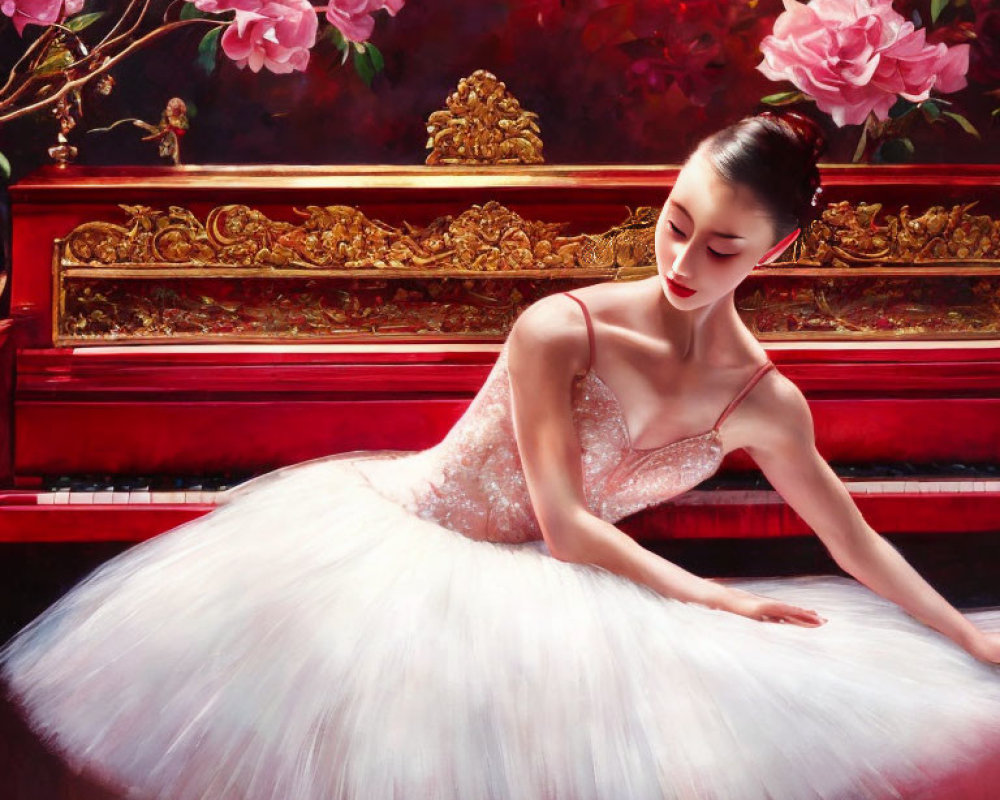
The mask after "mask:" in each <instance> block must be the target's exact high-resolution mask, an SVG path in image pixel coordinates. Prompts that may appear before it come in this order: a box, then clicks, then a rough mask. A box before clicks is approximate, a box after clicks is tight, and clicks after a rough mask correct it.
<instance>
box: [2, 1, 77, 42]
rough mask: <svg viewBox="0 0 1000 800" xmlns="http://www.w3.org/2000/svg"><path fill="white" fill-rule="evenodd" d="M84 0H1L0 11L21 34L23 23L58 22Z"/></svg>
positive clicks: (74, 11)
mask: <svg viewBox="0 0 1000 800" xmlns="http://www.w3.org/2000/svg"><path fill="white" fill-rule="evenodd" d="M83 4H84V0H65V3H64V2H63V0H2V2H0V11H3V13H4V14H6V15H7V16H8V17H10V18H11V21H12V22H13V23H14V27H15V28H16V29H17V33H18V35H19V36H21V35H23V32H24V26H25V25H51V24H52V23H53V22H60V21H61V20H63V19H64V18H65V17H66V16H68V15H70V14H76V13H77V12H78V11H79V10H80V9H81V8H83Z"/></svg>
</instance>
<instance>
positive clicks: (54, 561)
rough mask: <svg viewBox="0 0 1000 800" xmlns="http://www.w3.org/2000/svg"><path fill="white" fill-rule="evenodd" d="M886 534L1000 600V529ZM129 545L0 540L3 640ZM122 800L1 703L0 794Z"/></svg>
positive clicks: (917, 562)
mask: <svg viewBox="0 0 1000 800" xmlns="http://www.w3.org/2000/svg"><path fill="white" fill-rule="evenodd" d="M887 538H889V539H890V541H892V543H893V544H894V545H896V546H897V547H898V548H899V549H900V551H901V552H902V553H903V555H904V556H905V557H906V558H907V560H908V561H910V563H912V564H913V565H914V567H916V568H917V569H918V571H920V573H921V574H922V575H924V577H925V578H927V580H928V581H930V582H931V584H932V585H933V586H934V587H935V588H936V589H937V590H938V591H940V592H941V593H942V594H943V595H944V596H945V597H946V598H947V599H948V600H949V601H950V602H952V603H953V604H955V605H957V606H959V607H963V608H969V607H976V606H990V605H1000V534H984V535H959V536H956V535H954V534H952V535H948V536H920V537H913V536H911V537H887ZM127 547H128V545H126V544H117V543H108V542H102V543H77V544H67V545H51V544H46V545H29V544H16V545H2V546H0V641H6V640H7V639H8V638H9V637H10V636H11V635H13V634H14V633H15V632H16V631H17V630H18V629H19V628H20V627H21V626H23V625H24V624H26V623H27V622H29V621H30V620H31V619H32V618H34V616H35V615H37V614H38V613H39V612H40V611H42V610H43V609H44V608H46V607H47V606H48V605H50V604H51V603H52V602H54V601H55V600H56V599H57V598H58V597H59V596H60V595H62V594H63V593H64V592H65V591H67V590H68V589H69V588H71V587H72V586H73V585H74V584H75V583H76V582H77V581H78V580H80V579H81V578H83V577H84V576H85V575H86V574H87V573H88V572H90V570H92V569H93V568H94V567H96V566H98V565H99V564H100V563H102V562H103V561H105V560H107V559H108V558H110V557H112V556H113V555H115V554H116V553H118V552H121V551H122V550H124V549H126V548H127ZM651 549H655V550H656V552H658V553H660V554H661V555H662V556H664V557H665V558H668V559H670V560H671V561H674V562H676V563H678V564H680V565H681V566H683V567H685V568H686V569H689V570H691V571H693V572H695V573H696V574H699V575H704V576H706V577H724V576H725V577H733V576H748V577H751V576H752V577H763V576H772V575H802V574H843V573H842V572H840V570H839V569H838V568H837V566H836V564H834V563H833V561H832V560H831V559H830V557H829V555H828V554H827V553H826V551H825V549H824V548H823V547H822V544H821V543H820V542H819V541H818V540H817V539H815V538H808V539H807V538H802V539H799V538H795V539H782V540H775V541H770V540H747V541H726V540H712V541H697V540H678V541H675V542H666V543H662V544H657V545H656V546H655V547H653V548H651ZM0 688H2V687H0ZM997 766H998V770H1000V765H997ZM981 777H982V776H979V777H977V778H974V777H973V776H964V777H961V778H959V779H958V780H959V781H960V782H961V783H962V784H965V788H964V789H962V788H960V785H959V784H958V783H956V784H955V785H954V786H953V787H952V789H951V790H945V789H942V791H941V794H940V796H939V797H935V798H934V800H945V798H948V797H956V798H959V797H961V798H963V799H967V798H972V797H977V798H978V796H977V795H976V794H975V792H974V791H973V790H972V789H971V788H970V786H969V784H968V783H967V782H968V781H972V782H973V783H974V784H976V785H989V786H996V785H998V782H1000V771H998V774H997V775H996V776H991V778H990V780H989V782H988V783H986V784H983V783H981V782H980V778H981ZM994 779H995V780H994ZM952 790H953V791H952ZM996 797H1000V795H988V794H987V795H984V796H983V798H982V800H995V798H996ZM118 798H119V795H116V794H114V793H113V792H111V791H108V790H107V789H103V788H101V787H99V786H98V785H97V784H96V783H94V782H92V781H89V780H86V779H83V778H80V777H78V776H75V775H74V774H72V773H71V772H70V771H69V770H67V769H66V768H65V767H64V766H63V765H62V763H61V762H60V760H59V759H58V758H57V757H55V756H54V755H53V754H52V753H50V752H48V751H47V750H46V749H45V747H43V746H42V745H41V744H40V743H39V741H38V739H37V738H36V737H35V735H34V734H33V733H32V732H31V731H30V729H29V728H28V727H27V726H26V725H25V723H24V722H23V720H22V719H21V717H20V714H19V713H18V711H17V710H16V708H15V707H14V706H12V704H11V703H10V702H9V700H8V699H7V698H3V699H0V800H118ZM290 800H291V799H290Z"/></svg>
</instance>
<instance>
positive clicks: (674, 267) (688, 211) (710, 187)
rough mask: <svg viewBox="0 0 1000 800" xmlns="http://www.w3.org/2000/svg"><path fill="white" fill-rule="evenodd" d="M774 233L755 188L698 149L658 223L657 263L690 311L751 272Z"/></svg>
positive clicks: (673, 296) (671, 292)
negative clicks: (733, 178) (730, 179)
mask: <svg viewBox="0 0 1000 800" xmlns="http://www.w3.org/2000/svg"><path fill="white" fill-rule="evenodd" d="M773 237H774V229H773V224H772V221H771V218H770V217H769V216H768V214H767V212H766V211H765V210H764V209H763V208H762V207H761V206H760V205H759V204H758V203H757V202H756V199H755V198H754V196H753V194H752V192H751V191H750V190H749V189H747V188H746V187H745V186H741V185H737V184H731V183H727V182H725V181H724V180H723V179H722V178H720V177H719V175H718V174H717V173H716V171H715V169H714V168H713V167H712V166H711V164H710V163H709V161H708V160H707V159H705V158H704V157H703V156H702V154H701V151H700V150H698V151H695V153H694V154H692V156H691V158H690V159H688V162H687V163H686V164H685V165H684V167H683V168H682V169H681V171H680V174H679V175H678V176H677V181H676V183H675V184H674V188H673V189H672V190H671V191H670V195H669V196H668V197H667V201H666V202H665V203H664V205H663V209H662V211H661V212H660V218H659V219H658V220H657V223H656V238H655V249H656V269H657V272H658V273H659V276H660V283H661V284H662V287H663V291H664V293H665V294H666V296H667V299H668V300H669V301H670V302H671V304H673V305H674V306H676V307H677V308H679V309H682V310H685V311H689V310H692V309H695V308H700V307H702V306H706V305H709V304H711V303H714V302H715V301H716V300H718V299H719V298H720V297H724V296H725V295H726V294H727V293H729V292H731V291H733V290H734V289H735V288H736V287H737V286H738V285H739V284H740V282H741V281H742V280H743V279H744V278H745V277H746V276H747V275H748V274H749V273H750V271H751V270H752V269H753V268H754V265H755V264H756V263H757V261H758V260H759V259H761V257H762V256H764V255H765V253H766V252H767V250H768V249H769V248H770V247H771V245H772V244H773V243H774V239H773ZM777 255H780V253H774V254H771V255H770V256H769V257H772V258H773V257H775V256H777ZM691 289H693V290H694V291H693V293H692V292H691V291H688V290H691Z"/></svg>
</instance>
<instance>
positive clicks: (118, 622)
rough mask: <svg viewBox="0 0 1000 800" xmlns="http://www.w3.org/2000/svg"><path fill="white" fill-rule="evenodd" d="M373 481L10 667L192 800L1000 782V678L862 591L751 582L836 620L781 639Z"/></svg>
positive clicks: (63, 615) (229, 543)
mask: <svg viewBox="0 0 1000 800" xmlns="http://www.w3.org/2000/svg"><path fill="white" fill-rule="evenodd" d="M348 455H349V454H348ZM373 457H374V458H375V459H376V460H377V459H379V458H386V459H388V461H386V462H385V463H386V464H388V463H389V461H391V460H392V459H393V456H391V455H385V454H382V455H379V454H375V455H374V456H373ZM414 457H415V456H414ZM397 461H398V463H399V464H400V465H405V464H406V459H405V458H402V459H397ZM354 463H355V462H354V461H353V460H352V459H351V458H347V457H338V458H329V459H319V460H317V461H315V462H309V463H306V464H303V465H298V466H296V467H294V468H292V469H288V470H282V471H279V472H276V473H272V474H271V475H268V476H265V478H264V479H261V480H257V481H254V482H251V484H248V485H247V486H246V487H242V488H241V489H240V490H238V491H235V492H233V493H232V496H231V500H230V502H228V503H227V504H224V505H222V506H220V507H219V508H218V509H216V510H214V511H213V512H212V513H210V514H208V515H207V516H204V517H201V518H199V519H196V520H193V521H191V522H188V523H186V524H184V525H182V526H180V527H179V528H176V529H175V530H173V531H170V532H168V533H166V534H164V535H161V536H159V537H156V538H154V539H151V540H149V541H147V542H144V543H142V544H140V545H138V546H136V547H134V548H132V549H130V550H128V551H126V552H124V553H122V554H121V555H119V556H117V557H116V558H114V559H112V560H111V561H109V562H108V563H106V564H104V565H103V566H101V567H100V568H99V569H97V570H96V571H95V572H94V573H93V574H92V575H91V576H90V577H88V578H87V579H86V580H85V581H84V582H82V583H81V584H80V585H79V586H77V587H76V588H75V589H73V590H72V591H71V592H69V593H68V594H67V595H65V596H64V597H63V598H62V599H61V600H60V601H59V602H58V603H57V604H55V605H54V606H53V607H52V608H50V609H49V610H48V611H47V612H46V613H45V614H44V615H42V616H41V617H40V618H38V619H37V620H36V621H35V622H33V623H32V624H31V625H30V626H28V627H27V628H26V629H25V630H24V631H22V633H21V634H19V636H18V637H16V638H15V639H14V640H13V641H12V642H11V643H9V644H8V646H7V648H6V649H5V651H4V653H3V675H4V679H5V681H6V682H7V684H8V686H9V688H10V690H11V692H12V694H13V696H14V698H15V699H16V702H17V703H18V704H19V705H20V706H21V707H22V709H23V710H24V713H25V715H26V718H27V719H28V720H29V721H30V722H31V724H32V725H33V726H34V727H35V729H36V730H37V731H38V732H39V733H40V734H41V735H42V736H43V737H44V738H45V739H46V740H47V741H49V742H50V743H51V744H52V745H53V746H54V748H55V749H56V750H57V751H58V752H59V753H60V754H61V755H62V756H63V757H64V758H65V759H66V760H67V762H68V763H69V764H70V765H71V766H72V767H74V768H75V769H78V770H86V771H88V772H90V773H92V774H94V775H96V776H98V777H100V778H101V779H103V780H105V781H108V782H109V783H111V784H112V785H114V786H117V787H119V789H121V790H122V791H124V792H125V793H126V794H127V796H129V797H133V796H134V797H141V798H171V800H188V799H190V800H195V799H196V798H197V799H198V800H203V799H204V798H226V799H227V800H228V799H229V798H239V799H240V800H265V799H267V800H278V799H279V798H280V799H281V800H321V799H322V800H340V799H343V800H348V799H350V800H382V799H385V800H389V799H390V798H394V799H395V798H405V800H422V799H424V798H427V799H430V798H455V799H456V800H458V799H460V800H479V799H480V798H482V799H483V800H486V798H490V799H491V800H500V799H501V798H504V799H507V798H510V799H511V800H543V798H544V800H588V799H590V798H594V799H597V798H601V799H602V800H606V799H607V798H629V799H630V800H646V799H647V798H648V799H649V800H653V799H654V798H655V799H656V800H662V798H686V799H689V798H699V800H700V799H701V798H712V799H713V800H714V799H716V798H718V799H719V800H722V799H726V800H758V799H759V800H764V799H765V798H768V799H773V800H806V799H807V798H882V797H901V796H913V797H927V798H931V797H933V796H934V795H932V794H919V792H930V791H933V789H932V788H931V787H934V786H935V785H936V784H935V781H937V780H939V778H941V777H943V776H946V775H947V774H948V773H949V772H951V771H957V773H962V774H965V773H968V772H969V771H971V770H975V769H978V768H980V767H981V766H982V764H984V763H986V759H987V758H988V757H990V756H992V758H993V759H1000V669H998V668H994V667H991V666H989V665H986V664H983V663H981V662H978V661H976V660H975V659H974V658H972V657H971V656H970V655H968V654H967V653H965V652H964V651H963V650H961V648H959V647H958V646H957V645H955V644H954V643H952V642H951V641H949V640H947V639H946V638H945V637H943V636H942V635H940V634H939V633H937V632H936V631H933V630H931V629H929V628H927V627H926V626H924V625H923V624H921V623H920V622H918V621H916V620H914V619H912V618H911V617H909V616H908V615H907V614H906V613H905V612H903V611H902V610H901V609H899V608H898V607H897V606H895V605H893V604H892V603H890V602H888V601H887V600H884V599H882V598H880V597H879V596H877V595H875V594H874V593H872V592H871V591H869V590H868V589H866V588H865V587H863V586H861V585H860V584H858V583H857V582H855V581H853V580H849V579H844V578H838V577H815V576H810V577H801V578H776V579H756V580H749V579H745V580H732V581H730V582H731V583H732V584H733V585H736V586H739V587H741V588H745V589H748V590H750V591H754V592H759V593H761V594H766V595H769V596H773V597H778V598H781V599H784V600H787V601H789V602H792V603H796V604H799V605H803V606H806V607H809V608H815V609H817V610H818V611H819V612H820V613H821V614H822V615H823V616H825V617H826V618H828V620H829V622H828V623H827V624H826V625H823V626H821V627H819V628H803V627H798V626H792V625H776V624H773V623H763V622H758V621H755V620H750V619H747V618H744V617H740V616H736V615H734V614H730V613H727V612H723V611H718V610H712V609H709V608H706V607H703V606H699V605H695V604H686V603H683V602H679V601H677V600H672V599H667V598H664V597H661V596H659V595H657V594H655V593H654V592H652V591H651V590H648V589H646V588H644V587H642V586H640V585H638V584H635V583H633V582H631V581H629V580H627V579H625V578H622V577H620V576H617V575H614V574H612V573H610V572H607V571H605V570H602V569H600V568H597V567H594V566H590V565H580V564H572V563H566V562H562V561H559V560H557V559H555V558H552V557H551V556H550V555H549V554H548V552H547V551H546V549H545V547H544V544H541V543H533V544H500V543H495V542H488V541H474V540H472V539H470V538H467V537H465V536H463V535H461V534H459V533H456V532H454V531H452V530H450V529H448V528H445V527H443V526H440V525H438V524H436V523H435V522H433V521H429V520H425V519H421V518H420V517H418V516H416V515H414V514H413V513H411V512H410V511H408V510H407V509H406V508H404V507H403V506H401V505H400V504H398V503H396V502H393V501H391V500H389V499H387V498H386V497H385V496H384V495H383V494H382V493H379V492H377V491H376V490H375V489H374V488H373V487H372V485H371V484H370V483H369V482H368V480H366V479H365V478H363V477H362V476H361V475H360V474H359V472H358V471H357V468H356V467H355V466H354ZM970 617H972V618H973V619H974V620H975V621H976V622H977V623H978V624H980V625H982V626H983V627H985V628H987V629H991V630H1000V609H990V610H980V611H977V612H974V613H971V614H970ZM906 786H912V787H916V788H914V789H913V791H914V792H915V793H914V794H913V795H904V794H900V791H901V788H900V787H906ZM984 791H985V790H984ZM997 791H1000V790H997ZM940 796H944V795H940ZM982 796H983V797H984V798H985V797H988V796H989V795H988V794H985V793H984V794H983V795H982ZM994 796H996V795H994Z"/></svg>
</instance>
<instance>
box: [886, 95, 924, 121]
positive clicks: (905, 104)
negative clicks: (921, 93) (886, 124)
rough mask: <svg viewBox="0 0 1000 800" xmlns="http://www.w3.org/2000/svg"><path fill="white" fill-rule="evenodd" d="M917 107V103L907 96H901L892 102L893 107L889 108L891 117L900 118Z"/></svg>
mask: <svg viewBox="0 0 1000 800" xmlns="http://www.w3.org/2000/svg"><path fill="white" fill-rule="evenodd" d="M916 107H917V104H916V103H914V102H912V101H910V100H907V99H906V98H905V97H899V98H897V99H896V102H895V103H893V104H892V108H890V109H889V118H890V119H899V118H900V117H905V116H906V115H907V114H909V113H910V112H911V111H913V109H915V108H916Z"/></svg>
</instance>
